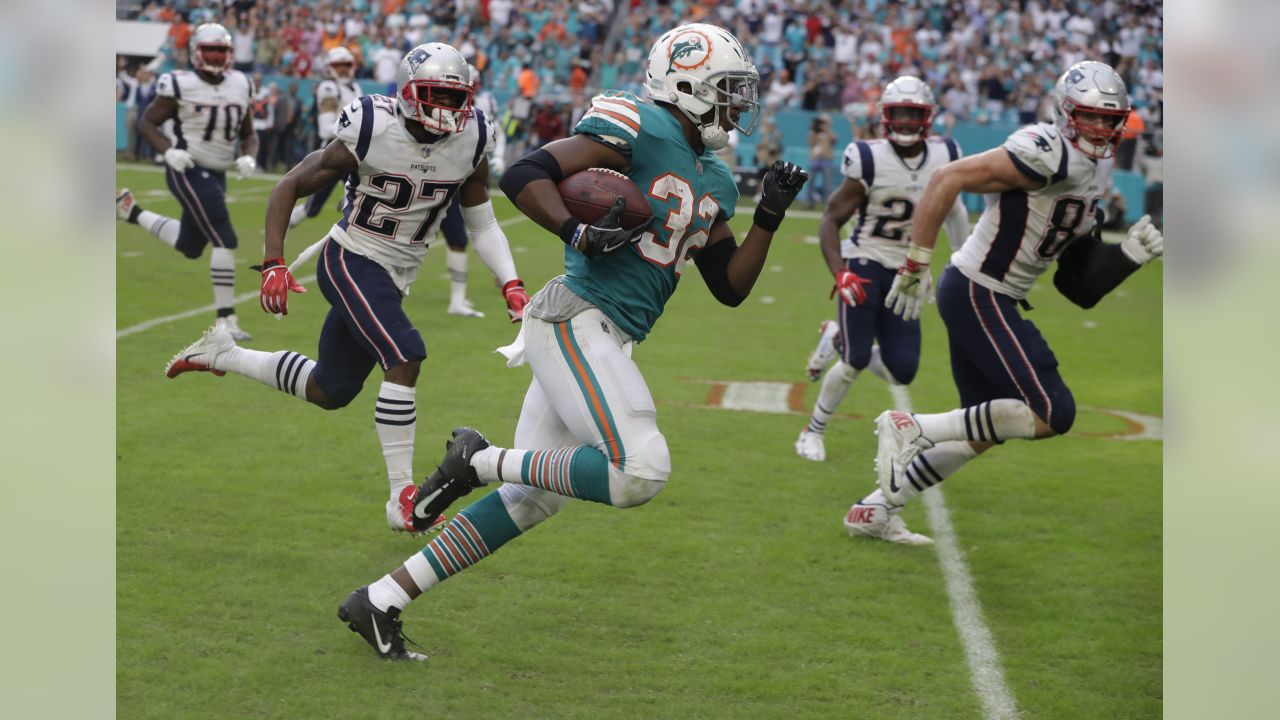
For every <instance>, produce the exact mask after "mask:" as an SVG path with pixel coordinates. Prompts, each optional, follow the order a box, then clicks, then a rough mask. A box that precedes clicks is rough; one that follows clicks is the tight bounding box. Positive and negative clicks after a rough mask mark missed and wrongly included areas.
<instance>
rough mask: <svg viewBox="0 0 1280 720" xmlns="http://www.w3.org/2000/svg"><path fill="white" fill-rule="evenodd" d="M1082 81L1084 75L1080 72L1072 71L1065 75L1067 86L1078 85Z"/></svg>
mask: <svg viewBox="0 0 1280 720" xmlns="http://www.w3.org/2000/svg"><path fill="white" fill-rule="evenodd" d="M1083 79H1084V73H1082V72H1080V71H1079V70H1072V71H1071V72H1070V73H1068V74H1067V84H1068V85H1075V84H1076V83H1079V82H1080V81H1081V80H1083Z"/></svg>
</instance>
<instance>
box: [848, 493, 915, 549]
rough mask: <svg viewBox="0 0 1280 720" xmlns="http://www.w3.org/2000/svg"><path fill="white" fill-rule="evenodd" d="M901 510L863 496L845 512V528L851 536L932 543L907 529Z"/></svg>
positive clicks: (905, 543) (912, 542) (899, 541)
mask: <svg viewBox="0 0 1280 720" xmlns="http://www.w3.org/2000/svg"><path fill="white" fill-rule="evenodd" d="M901 512H902V508H901V507H895V508H890V507H889V506H888V505H885V504H884V503H878V502H868V498H863V499H862V500H859V501H858V502H857V503H855V504H854V505H853V507H851V508H849V512H847V513H845V515H844V529H845V530H846V531H848V533H849V537H856V536H858V535H862V536H865V537H869V538H875V539H876V540H884V541H885V542H891V543H899V544H902V545H932V544H933V540H932V539H931V538H929V537H927V536H925V535H921V534H920V533H913V532H911V531H910V530H908V529H907V524H906V522H904V521H903V520H902V518H901V517H899V513H901Z"/></svg>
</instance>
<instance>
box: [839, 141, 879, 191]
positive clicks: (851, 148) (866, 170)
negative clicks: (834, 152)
mask: <svg viewBox="0 0 1280 720" xmlns="http://www.w3.org/2000/svg"><path fill="white" fill-rule="evenodd" d="M840 172H841V174H843V175H844V176H845V177H847V178H849V179H850V180H861V181H862V184H863V185H865V186H866V187H868V188H869V187H871V183H873V182H875V179H876V161H875V156H874V155H872V153H871V145H870V144H869V143H868V142H867V141H865V140H854V141H853V142H851V143H849V144H848V146H846V147H845V149H844V159H843V160H842V161H841V163H840Z"/></svg>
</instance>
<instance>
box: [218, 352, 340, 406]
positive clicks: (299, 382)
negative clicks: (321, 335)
mask: <svg viewBox="0 0 1280 720" xmlns="http://www.w3.org/2000/svg"><path fill="white" fill-rule="evenodd" d="M213 367H214V368H216V369H218V370H223V371H226V372H233V373H236V374H237V375H244V376H245V377H249V378H253V379H254V380H257V381H258V382H260V383H262V384H263V385H266V386H268V387H273V388H275V389H277V390H279V391H281V392H287V393H289V394H290V395H293V396H294V397H297V398H300V399H302V400H306V399H307V379H308V378H310V377H311V371H312V370H314V369H315V367H316V363H315V361H314V360H311V359H310V358H308V357H306V356H305V355H299V354H298V353H296V352H293V351H292V350H280V351H278V352H263V351H261V350H250V349H248V348H242V347H239V346H236V347H234V348H232V349H231V350H228V351H227V352H224V353H221V354H219V355H218V356H217V357H215V358H214V359H213Z"/></svg>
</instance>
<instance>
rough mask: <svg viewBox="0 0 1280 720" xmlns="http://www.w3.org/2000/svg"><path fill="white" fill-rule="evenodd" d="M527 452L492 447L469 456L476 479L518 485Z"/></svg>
mask: <svg viewBox="0 0 1280 720" xmlns="http://www.w3.org/2000/svg"><path fill="white" fill-rule="evenodd" d="M529 452H530V451H528V450H514V449H511V448H500V447H497V446H494V445H490V446H489V447H487V448H485V449H483V450H481V451H480V452H478V453H476V454H475V455H472V456H471V467H472V468H474V469H475V471H476V477H478V478H480V480H481V481H483V482H486V483H491V482H510V483H516V484H517V485H519V484H520V469H521V467H522V466H523V465H524V456H525V455H528V454H529Z"/></svg>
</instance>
